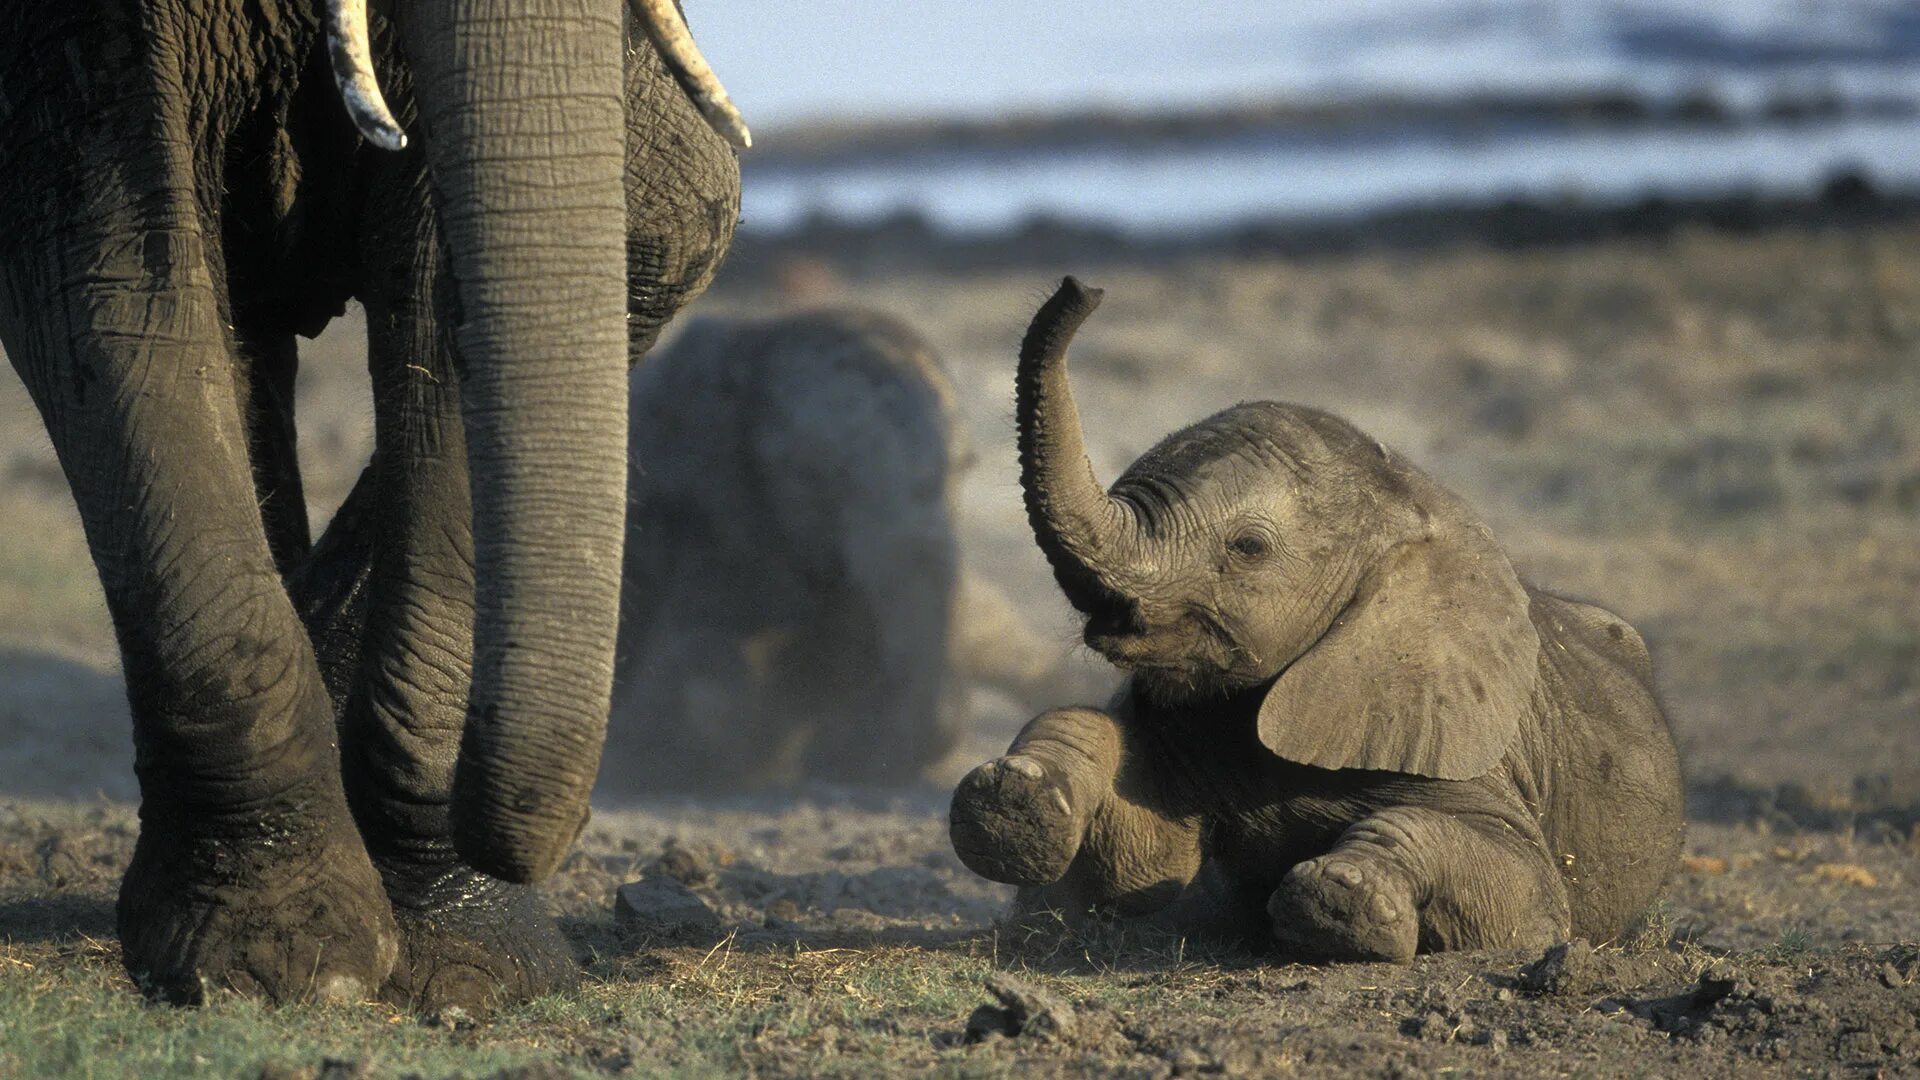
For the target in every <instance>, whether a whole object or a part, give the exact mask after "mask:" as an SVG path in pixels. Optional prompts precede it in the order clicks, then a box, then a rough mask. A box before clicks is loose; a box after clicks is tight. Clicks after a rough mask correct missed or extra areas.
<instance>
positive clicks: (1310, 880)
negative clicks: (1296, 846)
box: [1267, 806, 1568, 963]
mask: <svg viewBox="0 0 1920 1080" xmlns="http://www.w3.org/2000/svg"><path fill="white" fill-rule="evenodd" d="M1267 912H1268V915H1269V916H1271V918H1272V920H1273V933H1274V936H1275V937H1276V938H1278V939H1279V940H1280V943H1281V945H1282V946H1283V947H1284V948H1285V949H1286V950H1287V951H1288V952H1290V953H1292V954H1294V955H1297V956H1301V957H1303V958H1307V959H1313V960H1386V961H1393V962H1396V963H1405V962H1406V961H1408V960H1411V959H1412V958H1413V955H1414V953H1415V952H1416V951H1419V952H1442V951H1446V950H1452V949H1519V948H1538V947H1542V946H1545V945H1549V944H1551V943H1553V942H1555V941H1559V940H1562V939H1564V938H1565V937H1566V934H1567V925H1568V924H1567V895H1566V886H1565V884H1564V883H1563V882H1562V880H1561V877H1560V873H1559V871H1558V870H1557V869H1556V868H1555V867H1554V866H1553V863H1552V861H1551V860H1550V859H1549V857H1548V855H1547V851H1546V847H1545V845H1544V844H1543V843H1542V842H1541V840H1540V838H1539V836H1538V834H1537V833H1535V834H1534V835H1531V836H1529V835H1526V834H1525V833H1524V832H1522V831H1521V830H1519V829H1516V828H1515V827H1514V826H1513V825H1512V824H1511V823H1510V822H1509V821H1507V820H1506V819H1504V818H1499V817H1494V816H1492V815H1481V814H1458V815H1456V814H1451V813H1444V812H1441V811H1438V810H1429V809H1426V808H1424V807H1414V806H1397V807H1392V808H1389V809H1386V810H1382V811H1379V812H1378V813H1375V814H1373V815H1371V816H1369V817H1366V818H1364V819H1362V820H1360V821H1358V822H1355V823H1354V824H1353V825H1352V826H1350V827H1349V828H1348V829H1347V831H1346V832H1345V833H1343V834H1341V837H1340V839H1339V841H1338V842H1337V843H1336V844H1334V846H1333V850H1331V851H1329V852H1327V853H1326V854H1325V855H1321V856H1319V857H1318V858H1313V859H1308V860H1307V861H1305V862H1302V863H1300V864H1298V865H1297V866H1295V867H1293V869H1291V870H1289V871H1288V872H1287V876H1286V877H1285V878H1284V879H1283V880H1282V881H1281V883H1280V887H1279V888H1278V889H1276V890H1275V891H1274V893H1273V897H1272V899H1271V900H1270V901H1269V902H1268V905H1267Z"/></svg>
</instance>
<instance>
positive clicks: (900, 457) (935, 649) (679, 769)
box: [601, 311, 966, 796]
mask: <svg viewBox="0 0 1920 1080" xmlns="http://www.w3.org/2000/svg"><path fill="white" fill-rule="evenodd" d="M630 412H631V414H632V429H633V435H632V443H631V454H630V456H631V461H630V469H631V472H630V476H631V479H630V484H629V490H628V531H627V549H626V567H625V573H624V577H625V590H624V593H623V596H622V612H621V622H620V651H619V661H618V667H617V670H616V674H615V689H614V709H613V721H612V724H611V726H610V730H609V734H608V740H609V741H608V746H607V755H606V763H605V764H604V765H603V766H602V768H601V794H602V795H603V796H626V795H637V794H643V793H647V792H651V791H658V790H661V789H681V790H684V789H689V788H692V789H698V790H706V791H712V790H719V789H751V788H763V787H779V786H786V785H792V784H795V783H798V782H801V781H803V780H807V779H818V780H829V781H841V782H847V781H857V782H900V781H906V780H911V779H913V778H915V777H916V776H918V774H919V773H920V771H921V770H922V769H924V768H925V767H927V766H928V765H929V764H930V763H932V762H934V761H937V760H939V758H940V757H941V756H942V755H944V754H946V753H947V752H948V751H949V750H950V749H951V747H952V745H953V742H954V739H955V737H956V734H957V732H956V726H955V725H956V722H957V720H958V719H959V703H958V701H957V700H956V694H957V692H958V687H956V686H955V685H954V681H953V680H952V679H950V678H949V671H948V653H949V651H950V647H951V627H952V622H953V618H954V609H955V596H956V593H957V592H958V590H959V581H958V578H959V562H958V558H959V553H958V545H957V541H956V538H955V534H954V523H953V490H954V487H955V485H956V483H957V477H958V474H959V471H960V470H961V469H962V468H963V467H964V465H965V455H966V447H965V441H964V439H963V437H962V431H961V428H960V417H959V414H958V412H957V408H956V401H955V397H954V390H953V386H952V383H951V382H950V381H949V379H948V377H947V374H946V372H945V370H944V369H943V368H942V366H941V364H940V361H939V360H938V358H937V357H936V356H935V354H934V352H933V350H932V348H931V347H929V346H928V344H927V343H926V342H925V341H924V340H922V339H921V337H920V336H919V335H918V334H916V333H914V332H913V331H912V330H911V329H909V328H908V327H906V326H904V325H902V324H901V323H900V322H899V321H898V320H895V319H892V318H889V317H887V316H885V315H881V314H877V313H874V312H868V311H818V312H808V313H802V314H795V315H786V316H780V317H776V318H766V319H724V320H723V319H713V318H707V319H699V320H696V321H695V322H693V323H692V324H690V325H689V326H688V327H687V329H686V331H685V332H684V333H683V334H682V335H681V336H680V339H679V340H678V341H676V342H675V343H674V345H673V346H672V348H670V349H669V350H667V351H666V352H665V353H664V354H663V355H659V356H656V357H652V358H650V359H648V360H647V361H646V363H645V364H643V365H642V366H641V367H640V369H639V370H638V371H637V372H635V374H634V377H633V386H632V397H631V401H630Z"/></svg>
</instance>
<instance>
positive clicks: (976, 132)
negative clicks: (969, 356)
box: [741, 89, 1920, 176]
mask: <svg viewBox="0 0 1920 1080" xmlns="http://www.w3.org/2000/svg"><path fill="white" fill-rule="evenodd" d="M1914 117H1920V102H1916V101H1913V100H1910V99H1906V98H1899V97H1887V96H1861V97H1848V96H1844V95H1841V94H1839V93H1837V92H1832V91H1812V92H1804V91H1793V90H1781V91H1778V92H1775V93H1773V94H1770V95H1768V96H1767V97H1765V98H1764V99H1762V100H1761V101H1759V102H1758V103H1757V104H1753V105H1744V104H1739V103H1736V102H1733V101H1731V100H1729V99H1727V98H1725V97H1723V96H1721V95H1718V94H1715V93H1713V92H1710V91H1704V90H1702V91H1696V92H1692V93H1686V94H1681V95H1677V96H1673V97H1667V98H1663V97H1658V96H1652V95H1647V94H1644V93H1641V92H1639V91H1635V90H1627V89H1622V90H1617V91H1582V92H1577V93H1568V94H1495V95H1471V94H1470V95H1464V96H1458V97H1447V98H1424V97H1413V96H1404V97H1401V96H1380V97H1373V98H1364V99H1357V100H1311V99H1268V100H1260V101H1250V102H1243V103H1237V104H1232V105H1224V106H1217V107H1206V108H1169V109H1154V110H1145V111H1120V110H1114V109H1101V108H1090V109H1075V110H1071V111H1066V112H1056V113H1014V114H1009V115H1006V116H1002V117H996V118H985V119H982V118H924V119H907V120H866V121H851V122H833V121H819V122H812V123H801V124H794V125H787V126H780V127H775V128H773V129H771V130H768V131H764V132H760V133H758V140H757V142H756V145H755V147H754V149H753V150H752V151H751V152H749V153H747V154H745V155H743V156H742V158H741V168H742V170H743V172H745V173H746V174H748V175H749V176H751V175H753V174H755V173H775V172H794V171H810V170H814V169H837V168H845V167H848V166H858V165H871V164H876V163H898V162H904V161H911V160H915V159H922V158H941V157H951V156H960V155H976V154H983V153H1014V152H1032V151H1039V150H1052V151H1069V150H1085V149H1090V148H1134V149H1140V150H1153V149H1163V148H1167V147H1176V146H1181V145H1189V144H1197V143H1206V142H1214V141H1219V140H1222V139H1231V138H1242V137H1268V138H1272V139H1274V140H1300V141H1303V142H1314V143H1322V144H1324V143H1331V142H1359V141H1367V140H1377V139H1381V138H1388V137H1393V136H1396V135H1403V134H1406V133H1409V132H1420V133H1423V134H1429V135H1433V134H1437V135H1442V136H1447V135H1452V136H1457V137H1459V138H1463V139H1467V138H1483V137H1486V136H1487V135H1490V134H1499V133H1503V132H1510V131H1514V130H1523V129H1531V130H1541V131H1684V130H1697V129H1715V130H1727V129H1735V128H1743V127H1745V128H1752V127H1776V128H1783V127H1792V126H1798V125H1806V124H1820V123H1832V122H1835V121H1837V120H1842V119H1861V118H1868V119H1912V118H1914Z"/></svg>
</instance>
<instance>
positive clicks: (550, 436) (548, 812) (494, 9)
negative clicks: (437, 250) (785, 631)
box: [396, 0, 627, 882]
mask: <svg viewBox="0 0 1920 1080" xmlns="http://www.w3.org/2000/svg"><path fill="white" fill-rule="evenodd" d="M396 6H397V7H398V8H399V13H398V14H399V18H398V22H399V28H400V33H401V38H400V40H401V44H402V47H403V49H404V51H405V53H406V55H407V58H408V61H409V63H410V64H411V66H412V69H413V76H414V92H415V97H416V99H417V102H418V104H419V108H420V118H421V120H422V122H423V124H424V134H425V141H426V148H427V153H428V162H429V165H430V167H431V169H432V175H433V184H434V190H435V192H436V194H437V196H438V208H439V212H440V220H441V229H442V233H443V235H444V236H445V242H446V246H447V250H448V253H449V255H450V259H451V267H452V272H453V278H454V280H455V282H457V286H458V304H459V313H458V317H457V325H456V327H455V335H456V336H455V341H456V344H457V347H458V353H459V356H460V358H461V364H462V366H461V383H460V391H461V405H462V407H463V410H464V412H465V416H466V433H467V446H468V460H469V464H470V468H471V476H472V485H473V515H474V530H473V532H474V537H473V539H474V559H475V568H474V569H475V574H474V577H475V580H476V582H477V587H476V596H475V623H474V657H473V687H472V696H471V698H470V701H469V706H468V715H467V722H466V730H465V737H464V741H463V742H462V745H461V748H460V759H459V764H458V766H457V768H456V770H455V776H454V801H453V829H454V842H455V845H456V846H457V847H458V849H459V851H460V853H461V855H462V856H463V857H465V858H466V859H467V860H468V861H469V862H470V863H472V864H473V865H474V866H475V867H477V868H479V869H480V870H483V871H485V872H486V873H489V874H492V875H494V876H496V877H501V878H505V879H507V880H510V881H521V882H527V881H537V880H539V879H541V878H543V877H545V876H547V875H548V874H549V873H551V872H552V871H553V869H554V867H555V866H556V865H557V864H558V863H559V861H560V859H561V858H562V857H563V856H564V855H565V854H566V851H567V849H568V847H570V846H571V844H572V843H573V840H574V838H575V837H576V835H578V833H579V830H580V828H581V826H582V825H583V824H585V822H586V817H587V794H588V791H589V790H590V788H591V787H592V785H593V779H594V774H595V772H596V771H597V770H598V768H599V762H600V748H601V743H602V741H603V739H604V737H605V734H606V718H607V699H608V695H609V692H610V689H611V686H612V680H613V647H614V634H615V630H616V625H617V623H618V612H619V595H620V557H621V543H622V539H623V533H624V514H625V504H626V401H627V395H626V374H627V333H626V325H625V318H626V309H627V305H626V291H625V290H626V262H625V259H626V254H625V253H626V244H625V233H624V221H625V213H626V201H625V195H624V192H623V188H622V161H623V158H622V154H623V152H624V148H625V145H626V131H625V126H624V124H625V122H624V117H623V104H622V70H621V65H622V55H621V48H622V33H621V18H622V6H621V0H433V2H430V3H417V4H407V5H396Z"/></svg>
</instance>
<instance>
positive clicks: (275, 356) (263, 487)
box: [235, 322, 313, 577]
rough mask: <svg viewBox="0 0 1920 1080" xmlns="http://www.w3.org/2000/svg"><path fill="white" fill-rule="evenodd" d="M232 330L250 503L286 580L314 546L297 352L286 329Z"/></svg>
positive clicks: (238, 325)
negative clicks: (303, 471)
mask: <svg viewBox="0 0 1920 1080" xmlns="http://www.w3.org/2000/svg"><path fill="white" fill-rule="evenodd" d="M235 332H236V334H237V335H238V336H239V344H240V352H241V355H242V356H243V357H244V358H245V364H244V366H243V369H242V371H243V375H244V378H242V380H241V386H240V389H241V415H242V416H243V417H245V420H246V425H247V450H248V457H249V459H250V460H251V462H252V465H253V490H254V499H255V500H256V501H257V502H258V503H259V504H260V520H261V523H262V524H263V525H265V527H266V530H267V549H268V550H269V551H271V552H272V553H273V562H274V565H275V566H277V567H279V568H280V573H281V576H282V577H291V576H292V574H293V572H294V570H295V568H296V567H299V566H300V565H301V564H302V563H304V562H305V561H306V559H307V554H308V551H309V549H310V548H311V547H312V546H313V534H312V532H311V530H310V527H309V525H308V522H307V494H306V489H305V487H304V486H303V485H302V484H301V481H300V457H299V454H298V452H297V450H296V443H297V439H296V434H295V427H294V417H293V382H294V376H295V375H296V374H297V373H298V372H299V369H300V361H299V352H298V349H297V347H296V345H295V343H294V339H293V334H292V333H291V332H288V331H282V332H274V331H266V330H255V329H253V328H252V327H249V326H248V325H246V323H245V322H237V323H236V326H235Z"/></svg>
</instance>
